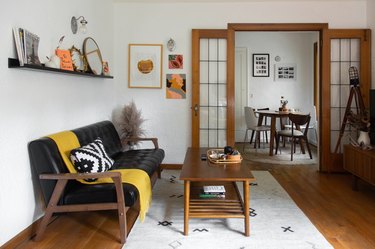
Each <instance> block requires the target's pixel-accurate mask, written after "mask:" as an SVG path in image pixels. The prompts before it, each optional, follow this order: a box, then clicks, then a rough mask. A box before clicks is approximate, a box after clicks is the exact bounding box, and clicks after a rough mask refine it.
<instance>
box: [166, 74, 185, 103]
mask: <svg viewBox="0 0 375 249" xmlns="http://www.w3.org/2000/svg"><path fill="white" fill-rule="evenodd" d="M166 83H167V87H166V91H167V99H186V74H167V79H166Z"/></svg>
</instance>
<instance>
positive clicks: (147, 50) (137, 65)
mask: <svg viewBox="0 0 375 249" xmlns="http://www.w3.org/2000/svg"><path fill="white" fill-rule="evenodd" d="M162 74H163V45H162V44H129V51H128V87H129V88H162Z"/></svg>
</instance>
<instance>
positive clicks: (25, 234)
mask: <svg viewBox="0 0 375 249" xmlns="http://www.w3.org/2000/svg"><path fill="white" fill-rule="evenodd" d="M43 217H44V216H42V217H40V218H39V219H37V220H36V221H34V222H33V223H32V224H31V225H30V226H28V227H26V228H25V229H24V230H22V231H21V232H20V233H19V234H17V235H16V236H14V237H13V238H11V239H10V240H9V241H8V242H6V243H5V244H4V245H2V246H1V247H0V249H14V248H17V247H18V246H20V245H21V244H22V243H24V242H26V241H28V240H31V239H32V238H33V237H34V236H35V233H36V228H37V227H38V225H39V223H40V222H41V221H42V219H43ZM57 217H58V216H54V217H52V218H51V219H50V222H49V223H51V222H53V221H54V220H55V219H57Z"/></svg>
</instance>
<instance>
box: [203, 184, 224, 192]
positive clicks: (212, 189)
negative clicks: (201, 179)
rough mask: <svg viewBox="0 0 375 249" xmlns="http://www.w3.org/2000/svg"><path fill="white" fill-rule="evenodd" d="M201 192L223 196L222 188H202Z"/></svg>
mask: <svg viewBox="0 0 375 249" xmlns="http://www.w3.org/2000/svg"><path fill="white" fill-rule="evenodd" d="M203 192H204V193H205V194H225V188H224V186H221V185H219V186H203Z"/></svg>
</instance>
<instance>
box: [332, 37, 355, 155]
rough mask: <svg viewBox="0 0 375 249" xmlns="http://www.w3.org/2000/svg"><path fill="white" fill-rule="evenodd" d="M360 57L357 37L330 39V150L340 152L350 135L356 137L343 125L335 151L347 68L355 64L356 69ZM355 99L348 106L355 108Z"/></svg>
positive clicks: (347, 82) (347, 88)
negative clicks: (342, 131) (343, 128)
mask: <svg viewBox="0 0 375 249" xmlns="http://www.w3.org/2000/svg"><path fill="white" fill-rule="evenodd" d="M359 58H360V41H359V39H332V40H331V146H330V147H331V152H332V153H334V152H337V153H342V151H343V145H344V144H348V143H350V137H353V138H356V136H355V134H353V133H354V132H355V131H353V129H352V128H351V127H350V126H349V125H346V126H345V130H344V133H343V135H342V136H341V142H340V144H339V147H338V151H335V148H336V145H337V143H338V140H339V138H340V130H341V128H342V127H343V125H342V122H343V119H344V116H345V111H346V107H347V105H348V101H349V95H350V90H351V88H350V80H349V68H350V67H351V66H356V67H357V69H358V71H359V70H360V68H359V67H358V65H359ZM355 106H356V105H355V101H352V103H351V106H350V108H351V109H352V110H355V108H354V107H355Z"/></svg>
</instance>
